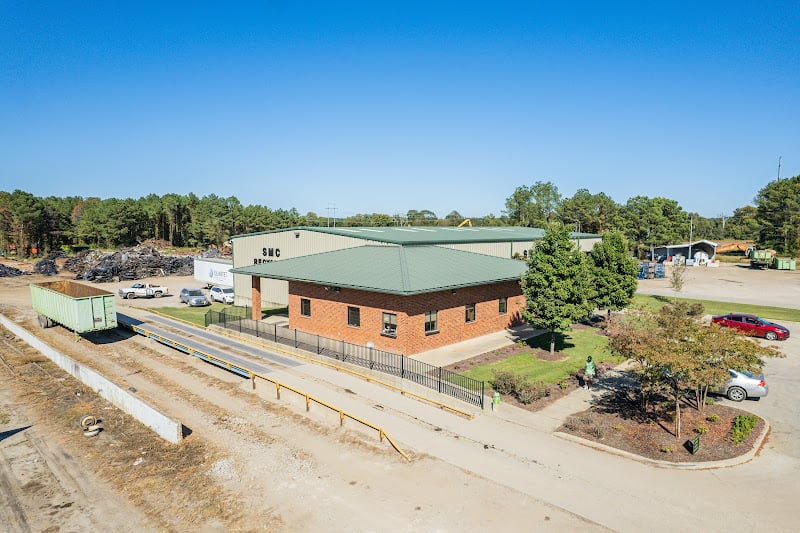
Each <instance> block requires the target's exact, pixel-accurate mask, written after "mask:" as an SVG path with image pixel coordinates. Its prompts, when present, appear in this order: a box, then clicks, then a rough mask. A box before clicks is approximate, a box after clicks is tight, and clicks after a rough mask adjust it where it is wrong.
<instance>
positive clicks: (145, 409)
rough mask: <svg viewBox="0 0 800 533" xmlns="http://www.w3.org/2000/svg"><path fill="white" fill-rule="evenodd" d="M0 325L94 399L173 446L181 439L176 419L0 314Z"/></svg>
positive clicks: (181, 427)
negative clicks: (110, 406)
mask: <svg viewBox="0 0 800 533" xmlns="http://www.w3.org/2000/svg"><path fill="white" fill-rule="evenodd" d="M0 324H2V325H3V327H5V328H6V329H7V330H9V331H10V332H11V333H13V334H14V335H16V336H17V337H19V338H20V339H22V340H23V341H25V342H26V343H28V344H29V345H30V346H31V347H33V348H34V349H36V350H38V351H39V352H40V353H41V354H42V355H44V356H45V357H47V358H48V359H50V360H51V361H52V362H53V363H55V364H56V365H58V366H59V367H60V368H61V369H62V370H64V371H65V372H66V373H67V374H70V375H71V376H73V377H74V378H75V379H77V380H78V381H80V382H81V383H83V384H84V385H86V386H87V387H89V388H91V389H92V390H93V391H94V392H95V393H97V395H98V396H100V397H102V398H104V399H106V400H108V401H109V402H110V403H111V404H113V405H114V406H116V407H117V408H118V409H120V410H122V411H124V412H126V413H128V414H129V415H131V416H132V417H134V418H135V419H136V420H138V421H139V422H141V423H142V424H144V425H145V426H147V427H148V428H150V429H151V430H153V432H155V433H156V435H158V436H159V437H161V438H162V439H164V440H166V441H168V442H171V443H173V444H177V443H179V442H180V441H181V440H182V439H183V425H182V424H181V423H180V422H178V421H177V420H173V419H172V418H170V417H168V416H167V415H165V414H164V413H162V412H161V411H159V410H158V409H156V408H155V407H153V406H152V405H150V404H149V403H147V402H145V401H144V400H142V399H141V398H138V397H136V396H134V395H133V394H131V393H130V392H128V391H127V390H125V389H124V388H123V387H121V386H119V385H117V384H116V383H114V382H113V381H111V380H110V379H108V378H107V377H105V376H104V375H103V374H101V373H100V372H97V371H96V370H94V369H92V368H90V367H88V366H86V365H84V364H81V363H79V362H77V361H75V360H74V359H72V358H70V357H68V356H66V355H64V354H62V353H61V352H59V351H58V350H56V349H55V348H53V347H52V346H50V345H49V344H47V343H45V342H44V341H42V340H39V338H38V337H36V335H35V334H34V333H32V332H30V331H28V330H27V329H26V328H24V327H22V326H21V325H19V324H16V323H14V322H12V321H11V320H10V319H9V318H7V317H6V316H5V315H3V314H0Z"/></svg>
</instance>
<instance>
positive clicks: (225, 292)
mask: <svg viewBox="0 0 800 533" xmlns="http://www.w3.org/2000/svg"><path fill="white" fill-rule="evenodd" d="M209 297H210V298H211V301H212V302H221V303H224V304H232V303H233V289H232V288H230V287H211V292H210V293H209Z"/></svg>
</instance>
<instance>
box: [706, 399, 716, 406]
mask: <svg viewBox="0 0 800 533" xmlns="http://www.w3.org/2000/svg"><path fill="white" fill-rule="evenodd" d="M703 403H704V404H706V405H714V404H715V403H717V401H716V400H715V399H714V398H706V401H704V402H703Z"/></svg>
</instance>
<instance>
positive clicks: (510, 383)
mask: <svg viewBox="0 0 800 533" xmlns="http://www.w3.org/2000/svg"><path fill="white" fill-rule="evenodd" d="M519 381H520V378H519V377H518V376H515V375H514V373H513V372H509V371H508V370H495V372H494V380H492V387H493V388H494V390H496V391H497V392H499V393H500V394H512V393H513V392H514V391H515V390H516V388H517V382H519Z"/></svg>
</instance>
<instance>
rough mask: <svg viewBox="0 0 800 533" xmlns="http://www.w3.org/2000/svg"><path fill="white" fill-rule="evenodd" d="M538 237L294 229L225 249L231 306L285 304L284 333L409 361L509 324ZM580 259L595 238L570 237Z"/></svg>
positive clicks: (498, 232)
mask: <svg viewBox="0 0 800 533" xmlns="http://www.w3.org/2000/svg"><path fill="white" fill-rule="evenodd" d="M543 236H544V230H541V229H536V228H521V227H479V228H453V227H387V228H363V227H360V228H330V227H327V228H311V227H298V228H290V229H285V230H277V231H271V232H262V233H254V234H247V235H238V236H235V237H233V238H232V241H233V266H234V268H233V270H232V272H233V273H234V291H235V294H236V304H237V305H242V306H245V305H252V306H253V316H254V317H259V318H260V315H261V308H262V306H288V308H289V327H291V328H296V329H298V330H300V331H305V332H308V333H315V334H319V335H322V336H326V337H331V338H334V339H340V340H344V341H347V342H352V343H355V344H371V345H372V346H375V347H376V348H378V349H382V350H386V351H391V352H395V353H404V354H413V353H418V352H421V351H425V350H428V349H432V348H436V347H439V346H443V345H447V344H452V343H454V342H459V341H461V340H466V339H468V338H474V337H477V336H480V335H485V334H488V333H491V332H494V331H500V330H502V329H505V328H506V327H508V326H510V325H513V324H515V323H518V322H519V320H520V317H519V314H518V311H517V310H518V309H519V308H520V306H521V305H523V304H524V297H523V296H522V293H521V289H520V286H519V279H520V276H521V275H522V273H523V272H524V271H525V270H526V268H527V266H526V264H525V263H524V262H523V261H518V260H516V259H512V258H524V257H527V255H528V251H529V250H530V249H531V248H532V247H533V246H534V244H535V242H536V241H537V240H539V239H541V238H542V237H543ZM572 238H573V239H574V241H575V242H576V243H577V244H578V246H579V248H580V249H581V250H583V251H589V250H591V248H592V247H593V246H594V245H595V243H597V242H598V241H599V240H600V236H599V235H595V234H583V233H573V234H572Z"/></svg>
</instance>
